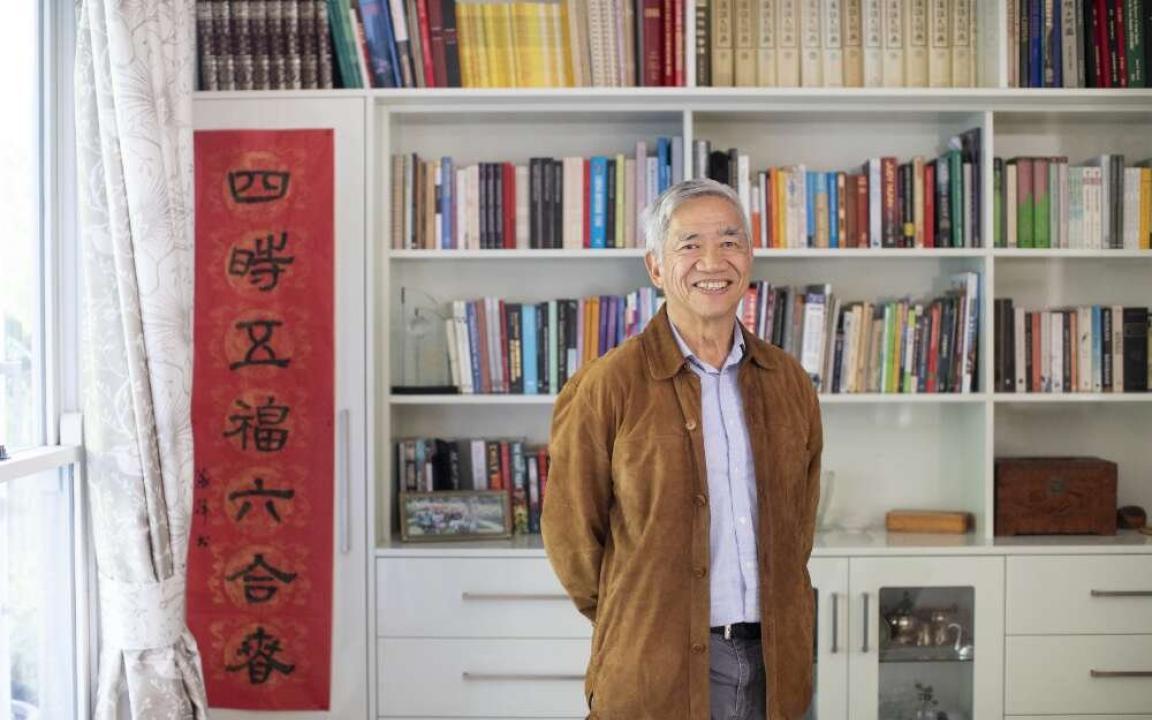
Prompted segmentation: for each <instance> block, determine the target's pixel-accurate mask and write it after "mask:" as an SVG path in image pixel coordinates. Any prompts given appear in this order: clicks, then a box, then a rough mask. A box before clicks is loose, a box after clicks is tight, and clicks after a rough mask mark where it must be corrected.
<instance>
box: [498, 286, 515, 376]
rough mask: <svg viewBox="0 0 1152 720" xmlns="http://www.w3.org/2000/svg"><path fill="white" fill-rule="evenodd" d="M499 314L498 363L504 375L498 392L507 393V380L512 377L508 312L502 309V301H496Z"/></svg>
mask: <svg viewBox="0 0 1152 720" xmlns="http://www.w3.org/2000/svg"><path fill="white" fill-rule="evenodd" d="M497 302H498V303H499V308H500V310H499V312H500V319H499V321H498V322H499V323H500V357H499V358H498V361H499V362H500V364H501V365H503V366H504V375H503V377H502V378H501V379H500V392H502V393H506V392H509V391H510V390H511V389H512V388H511V387H510V386H509V384H508V378H510V377H511V376H512V367H511V363H510V360H511V358H509V357H508V311H507V310H506V309H505V308H504V301H503V300H498V301H497Z"/></svg>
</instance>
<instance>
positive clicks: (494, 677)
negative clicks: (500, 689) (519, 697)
mask: <svg viewBox="0 0 1152 720" xmlns="http://www.w3.org/2000/svg"><path fill="white" fill-rule="evenodd" d="M460 676H461V677H462V678H463V679H465V680H471V681H473V682H477V681H479V682H485V681H486V682H507V681H510V680H515V681H522V680H527V681H530V682H556V681H561V682H566V681H571V682H583V681H584V678H585V675H583V674H580V675H576V674H572V675H566V674H562V673H556V674H550V673H474V672H468V671H467V670H465V671H464V672H463V673H461V675H460Z"/></svg>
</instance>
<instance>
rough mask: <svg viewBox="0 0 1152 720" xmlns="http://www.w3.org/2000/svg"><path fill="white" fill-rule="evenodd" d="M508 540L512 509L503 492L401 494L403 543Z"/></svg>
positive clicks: (506, 494)
mask: <svg viewBox="0 0 1152 720" xmlns="http://www.w3.org/2000/svg"><path fill="white" fill-rule="evenodd" d="M510 537H512V507H511V499H510V496H509V494H508V492H507V491H505V490H451V491H440V492H402V493H400V539H401V540H402V541H403V542H435V541H452V540H499V539H501V538H510Z"/></svg>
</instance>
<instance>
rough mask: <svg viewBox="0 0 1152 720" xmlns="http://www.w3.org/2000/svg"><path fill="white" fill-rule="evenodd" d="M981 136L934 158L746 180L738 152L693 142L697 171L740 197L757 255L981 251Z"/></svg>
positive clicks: (954, 143)
mask: <svg viewBox="0 0 1152 720" xmlns="http://www.w3.org/2000/svg"><path fill="white" fill-rule="evenodd" d="M980 146H981V132H980V129H979V128H974V129H972V130H969V131H967V132H964V133H962V134H961V135H958V136H956V137H954V138H952V139H951V140H950V141H949V143H948V148H947V149H946V150H945V151H944V153H943V154H942V155H940V156H939V157H936V158H924V157H920V156H917V157H915V158H912V159H910V160H907V161H905V162H900V161H899V160H898V159H897V158H895V157H881V158H870V159H869V160H867V161H865V163H864V165H863V166H862V167H861V168H860V169H858V170H856V171H852V172H844V171H832V172H823V171H814V170H809V169H808V168H807V167H806V166H804V165H790V166H785V167H777V168H769V169H768V170H763V171H758V172H755V173H753V172H752V171H751V169H750V165H751V162H750V160H749V157H748V155H746V154H743V153H741V152H740V151H739V150H738V149H735V148H733V149H730V150H728V151H727V152H724V151H713V150H712V149H711V146H710V144H709V143H708V142H707V141H704V140H698V141H696V142H695V143H694V146H693V152H694V158H695V162H696V167H699V168H706V172H707V175H708V177H710V178H712V179H713V180H717V181H719V182H723V183H727V184H728V185H730V186H731V187H733V188H734V189H735V190H736V191H737V193H738V194H739V195H740V199H741V202H742V204H743V205H744V210H745V212H746V213H747V215H748V217H749V219H750V223H751V228H752V235H753V245H754V246H756V247H763V248H869V247H871V248H936V247H956V248H974V247H982V246H983V245H982V237H981V236H982V233H981V228H980V217H981V207H982V201H981V192H980V164H981V163H980V154H981V149H980Z"/></svg>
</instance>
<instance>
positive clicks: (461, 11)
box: [456, 2, 476, 88]
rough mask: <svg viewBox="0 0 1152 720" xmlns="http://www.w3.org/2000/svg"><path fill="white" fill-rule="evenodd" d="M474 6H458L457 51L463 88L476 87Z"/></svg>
mask: <svg viewBox="0 0 1152 720" xmlns="http://www.w3.org/2000/svg"><path fill="white" fill-rule="evenodd" d="M472 23H473V20H472V6H471V5H469V4H467V3H463V2H459V3H457V5H456V49H457V52H459V53H460V84H461V85H462V86H463V87H466V88H468V87H476V78H475V77H474V76H473V73H475V72H476V60H475V58H473V57H472V51H473V48H474V45H473V43H472V34H471V33H472Z"/></svg>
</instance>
